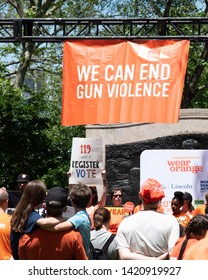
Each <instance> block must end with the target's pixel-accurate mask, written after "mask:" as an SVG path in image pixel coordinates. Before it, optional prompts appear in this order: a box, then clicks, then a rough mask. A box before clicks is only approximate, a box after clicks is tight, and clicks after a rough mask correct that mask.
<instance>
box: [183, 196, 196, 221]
mask: <svg viewBox="0 0 208 280" xmlns="http://www.w3.org/2000/svg"><path fill="white" fill-rule="evenodd" d="M192 200H193V197H192V195H191V194H190V193H189V192H185V193H184V194H183V207H182V209H181V212H183V213H185V214H187V215H188V216H189V217H190V219H191V218H193V216H194V206H193V204H192Z"/></svg>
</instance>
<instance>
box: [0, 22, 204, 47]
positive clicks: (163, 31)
mask: <svg viewBox="0 0 208 280" xmlns="http://www.w3.org/2000/svg"><path fill="white" fill-rule="evenodd" d="M72 39H142V40H145V39H146V40H149V39H180V40H181V39H187V40H191V41H207V40H208V18H204V17H202V18H155V19H152V18H138V19H137V18H126V19H113V18H102V19H101V18H97V19H88V18H78V19H77V18H75V19H65V18H60V19H59V18H54V19H52V18H46V19H43V18H22V19H0V43H2V42H3V43H4V42H63V41H64V40H72Z"/></svg>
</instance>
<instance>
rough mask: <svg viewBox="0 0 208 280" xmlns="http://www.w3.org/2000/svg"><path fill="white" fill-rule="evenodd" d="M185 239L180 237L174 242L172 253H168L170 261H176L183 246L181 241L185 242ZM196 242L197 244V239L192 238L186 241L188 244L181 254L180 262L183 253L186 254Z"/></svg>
mask: <svg viewBox="0 0 208 280" xmlns="http://www.w3.org/2000/svg"><path fill="white" fill-rule="evenodd" d="M185 238H186V237H180V238H179V239H178V240H177V241H176V244H175V246H174V248H173V250H172V252H171V253H170V260H174V259H176V260H177V259H178V256H179V254H180V250H181V246H182V244H183V241H184V240H185ZM196 242H198V240H197V239H194V238H190V239H188V242H187V244H186V248H185V250H184V253H183V256H182V260H183V258H184V256H185V253H186V252H187V250H188V249H189V248H190V247H191V246H192V245H193V244H195V243H196Z"/></svg>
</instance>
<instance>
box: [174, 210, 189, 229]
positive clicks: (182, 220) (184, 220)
mask: <svg viewBox="0 0 208 280" xmlns="http://www.w3.org/2000/svg"><path fill="white" fill-rule="evenodd" d="M173 216H174V217H175V218H176V219H177V220H178V222H179V224H181V225H182V226H183V227H186V226H187V225H188V223H189V221H190V220H191V218H190V217H189V216H188V215H187V214H186V213H180V214H178V215H173Z"/></svg>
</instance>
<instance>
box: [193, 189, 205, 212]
mask: <svg viewBox="0 0 208 280" xmlns="http://www.w3.org/2000/svg"><path fill="white" fill-rule="evenodd" d="M204 197H205V200H206V202H205V203H204V204H202V205H199V206H198V207H196V209H195V210H194V215H198V214H202V215H204V214H206V213H205V209H206V207H207V205H208V192H206V193H205V196H204Z"/></svg>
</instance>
